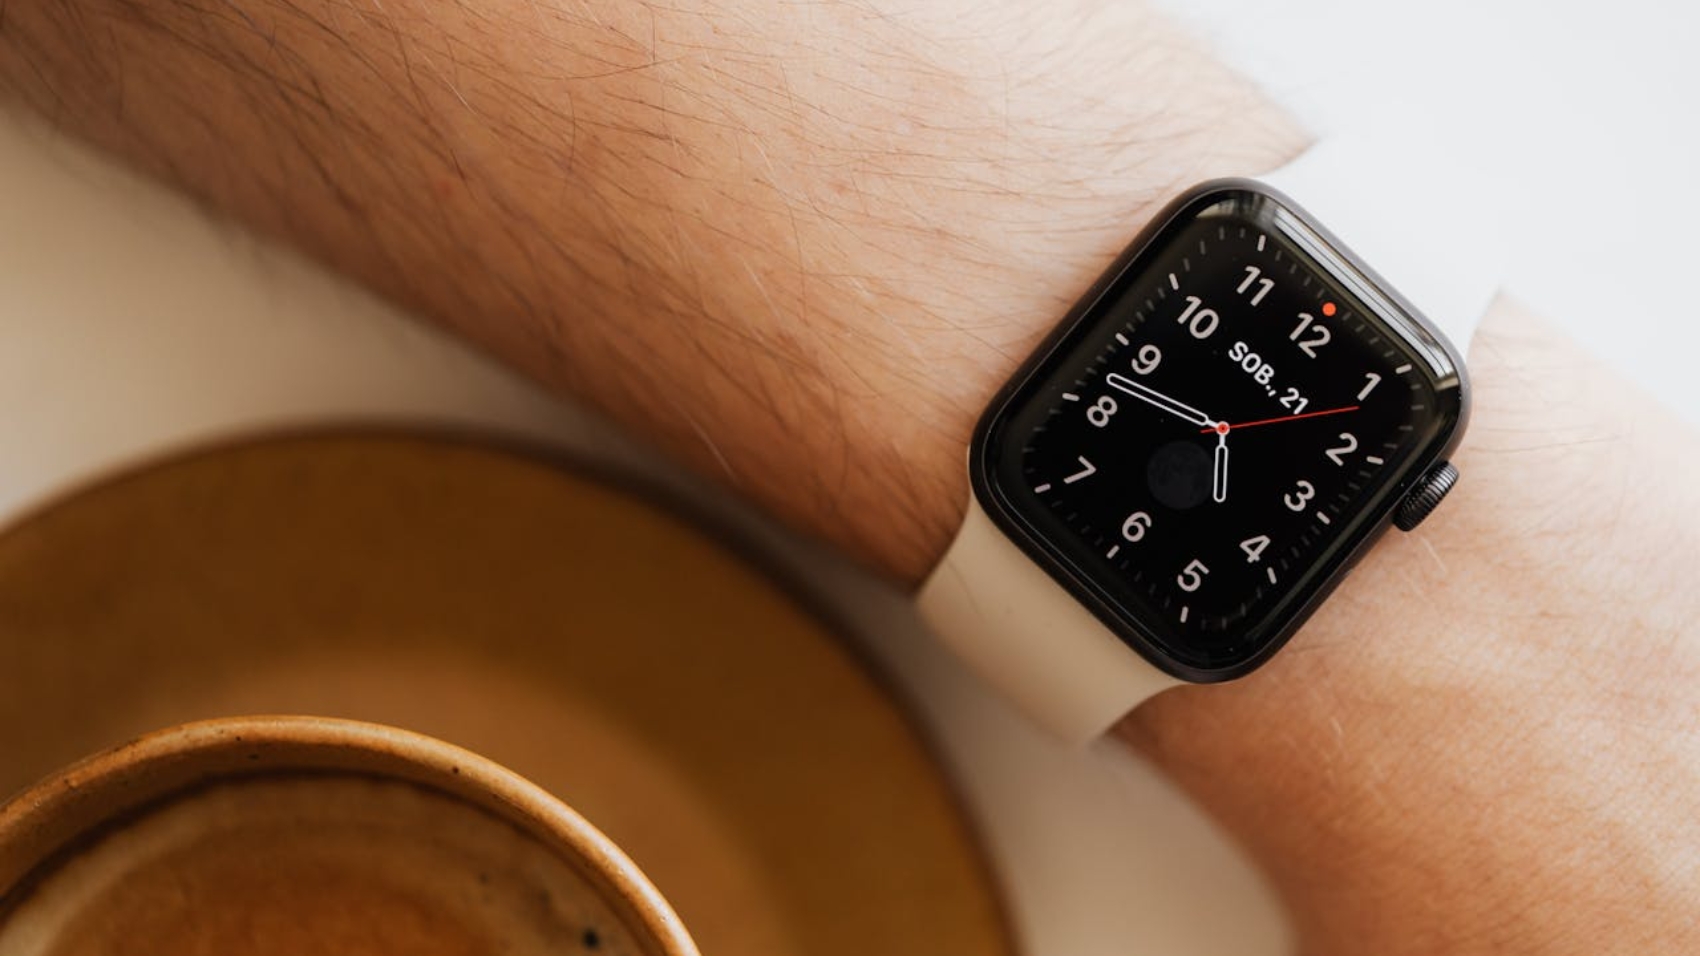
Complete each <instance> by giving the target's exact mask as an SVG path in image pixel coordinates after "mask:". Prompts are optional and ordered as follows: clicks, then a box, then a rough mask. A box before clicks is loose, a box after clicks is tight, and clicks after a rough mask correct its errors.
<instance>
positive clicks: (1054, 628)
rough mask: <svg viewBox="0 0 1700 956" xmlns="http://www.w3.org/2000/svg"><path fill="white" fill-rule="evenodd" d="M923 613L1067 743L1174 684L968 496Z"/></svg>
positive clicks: (924, 596) (924, 593)
mask: <svg viewBox="0 0 1700 956" xmlns="http://www.w3.org/2000/svg"><path fill="white" fill-rule="evenodd" d="M918 600H919V603H920V607H921V617H922V618H923V619H925V620H926V622H927V625H928V626H929V627H931V628H932V629H933V633H934V634H937V635H938V636H939V637H940V638H942V639H943V640H944V641H945V643H947V644H949V645H950V647H951V649H952V650H954V651H955V652H956V653H957V655H958V656H960V657H961V658H962V659H963V660H965V661H967V662H968V663H969V665H970V666H972V667H973V668H974V669H975V670H977V671H979V673H980V676H981V677H984V678H985V679H987V680H989V681H991V682H992V684H993V685H995V686H996V687H997V688H998V689H999V690H1001V691H1003V693H1004V694H1006V695H1008V696H1009V697H1012V698H1014V700H1015V703H1016V705H1017V706H1018V707H1020V708H1021V709H1022V711H1024V712H1025V713H1026V714H1027V715H1028V716H1029V717H1031V718H1033V719H1034V720H1035V721H1036V722H1038V723H1039V724H1040V725H1041V726H1043V727H1044V728H1045V729H1046V730H1048V731H1050V732H1051V733H1052V734H1055V735H1056V736H1058V737H1061V738H1062V739H1064V740H1067V741H1069V742H1070V743H1085V742H1086V741H1088V740H1091V739H1092V738H1093V737H1096V736H1098V735H1099V734H1101V733H1103V732H1104V731H1105V729H1107V728H1108V727H1109V726H1110V725H1111V724H1113V723H1115V722H1116V721H1117V720H1118V719H1119V718H1120V717H1121V716H1122V715H1123V714H1125V713H1127V712H1128V711H1129V710H1132V709H1133V706H1134V705H1135V704H1137V703H1139V702H1140V701H1142V700H1145V699H1146V698H1147V697H1150V696H1151V695H1153V694H1155V693H1157V692H1158V691H1160V690H1163V689H1164V688H1166V687H1171V686H1173V685H1175V684H1178V683H1180V681H1178V680H1176V679H1175V678H1173V677H1170V676H1169V675H1167V674H1165V673H1163V672H1162V671H1159V670H1158V669H1157V668H1155V667H1153V666H1151V664H1150V663H1148V662H1147V661H1146V660H1145V658H1143V657H1140V656H1139V654H1137V653H1136V652H1134V651H1133V650H1131V649H1130V648H1129V647H1128V646H1127V645H1126V644H1123V643H1122V642H1121V641H1120V640H1119V639H1118V638H1117V637H1116V636H1115V635H1114V634H1112V633H1110V630H1109V628H1107V627H1105V626H1104V625H1103V623H1102V622H1100V621H1099V620H1098V619H1097V618H1096V617H1094V616H1093V614H1092V612H1091V611H1088V610H1087V609H1086V606H1085V605H1083V604H1081V603H1080V602H1079V601H1077V600H1075V598H1074V595H1072V594H1070V593H1068V592H1067V591H1065V590H1063V587H1062V585H1060V584H1058V583H1057V582H1056V581H1054V580H1052V578H1051V576H1050V575H1049V574H1047V573H1045V570H1044V569H1043V568H1041V567H1039V565H1038V564H1036V563H1034V561H1033V559H1032V558H1030V557H1028V556H1027V555H1026V554H1025V553H1024V552H1023V551H1022V550H1021V549H1020V548H1019V547H1017V546H1016V544H1015V542H1013V541H1011V540H1009V538H1008V537H1007V536H1005V535H1004V533H1003V531H1002V530H1000V529H999V528H998V526H997V525H995V524H993V523H992V519H991V517H990V516H989V515H987V514H986V511H985V509H984V508H982V507H980V502H979V501H977V500H976V499H975V498H974V496H973V495H969V497H968V516H967V517H966V518H964V519H963V522H962V530H960V531H958V532H957V533H956V540H955V541H953V542H951V545H950V550H948V551H946V552H945V556H944V560H943V561H942V562H940V563H939V566H938V568H937V569H936V570H934V571H933V574H932V576H931V577H930V578H928V579H927V583H926V584H925V585H923V586H922V588H921V594H920V597H919V599H918Z"/></svg>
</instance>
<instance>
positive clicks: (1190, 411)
mask: <svg viewBox="0 0 1700 956" xmlns="http://www.w3.org/2000/svg"><path fill="white" fill-rule="evenodd" d="M1104 381H1105V382H1107V383H1108V384H1109V386H1110V387H1111V388H1113V389H1116V390H1118V391H1123V392H1126V393H1128V394H1129V395H1132V396H1133V397H1134V398H1137V399H1139V400H1140V401H1142V402H1147V403H1149V404H1152V405H1155V406H1157V407H1158V408H1160V409H1162V410H1163V411H1165V412H1168V413H1169V414H1171V415H1178V416H1180V417H1181V418H1184V419H1186V420H1187V421H1189V422H1192V423H1193V424H1194V425H1197V426H1199V427H1201V428H1215V427H1216V421H1215V419H1212V418H1211V417H1210V416H1209V415H1206V414H1204V413H1203V412H1201V411H1199V410H1198V409H1196V408H1193V407H1192V406H1191V405H1188V404H1186V403H1185V402H1179V401H1176V400H1175V399H1172V398H1170V397H1169V396H1167V395H1164V394H1163V393H1162V392H1159V391H1157V390H1156V389H1153V388H1147V387H1146V386H1144V385H1141V384H1139V383H1138V382H1136V381H1134V380H1133V379H1131V378H1128V377H1127V376H1125V375H1123V374H1121V373H1120V372H1111V373H1110V374H1109V375H1106V376H1105V377H1104Z"/></svg>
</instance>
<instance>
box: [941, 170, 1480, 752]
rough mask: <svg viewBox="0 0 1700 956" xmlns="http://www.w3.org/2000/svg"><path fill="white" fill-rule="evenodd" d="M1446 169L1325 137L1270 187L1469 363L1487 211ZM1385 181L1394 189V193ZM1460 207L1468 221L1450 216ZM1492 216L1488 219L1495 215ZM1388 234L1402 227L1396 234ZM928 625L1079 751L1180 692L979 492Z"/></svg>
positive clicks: (1271, 179)
mask: <svg viewBox="0 0 1700 956" xmlns="http://www.w3.org/2000/svg"><path fill="white" fill-rule="evenodd" d="M1450 168H1451V167H1450V165H1449V164H1447V163H1444V162H1430V161H1429V160H1428V159H1427V158H1426V157H1425V158H1419V157H1418V154H1417V153H1416V152H1414V151H1412V150H1396V151H1393V150H1388V149H1386V148H1383V147H1380V146H1373V145H1371V144H1369V143H1367V142H1366V141H1363V140H1359V139H1351V138H1341V139H1331V140H1326V141H1323V142H1321V143H1318V144H1317V145H1315V146H1313V147H1312V148H1311V149H1309V150H1307V151H1306V152H1305V153H1304V154H1303V155H1301V156H1299V157H1298V158H1297V159H1296V160H1294V161H1293V162H1292V163H1290V164H1289V165H1287V166H1285V167H1283V168H1281V169H1279V170H1277V171H1275V172H1274V173H1271V174H1269V175H1267V176H1261V177H1258V178H1259V179H1261V180H1262V181H1263V182H1265V183H1267V184H1269V185H1271V186H1274V187H1275V188H1276V189H1277V190H1279V191H1280V192H1282V193H1285V194H1286V195H1287V196H1288V197H1290V198H1291V199H1292V200H1293V201H1294V202H1297V203H1299V204H1300V205H1301V206H1303V207H1304V208H1305V209H1306V210H1308V211H1309V212H1311V213H1312V215H1313V216H1315V217H1316V218H1317V219H1319V220H1320V221H1321V222H1323V223H1324V224H1326V225H1327V227H1328V228H1329V230H1330V231H1332V232H1333V233H1334V234H1335V235H1336V236H1337V237H1338V238H1339V239H1340V241H1341V242H1342V243H1344V244H1345V245H1346V246H1347V247H1348V248H1350V249H1352V250H1353V251H1354V252H1356V253H1357V254H1358V256H1359V258H1360V259H1362V260H1364V261H1366V262H1369V263H1372V264H1373V265H1374V268H1375V269H1376V270H1377V271H1379V272H1380V273H1381V274H1382V277H1383V278H1385V279H1386V280H1387V283H1388V285H1390V286H1391V287H1393V288H1395V289H1397V290H1399V292H1400V293H1401V294H1403V295H1404V296H1405V298H1406V299H1408V300H1409V301H1410V302H1411V304H1412V305H1414V306H1416V307H1417V309H1418V311H1420V312H1422V313H1423V314H1424V315H1425V316H1426V317H1428V318H1429V320H1430V322H1431V323H1432V324H1434V325H1435V326H1436V327H1437V328H1439V329H1440V331H1441V332H1442V333H1444V334H1445V335H1446V337H1447V338H1448V339H1450V340H1451V341H1452V342H1453V343H1454V344H1456V345H1457V346H1458V349H1459V351H1460V352H1463V351H1464V350H1465V349H1467V348H1468V344H1469V341H1470V338H1471V336H1472V335H1473V334H1474V332H1475V327H1476V324H1477V323H1478V322H1479V321H1480V318H1481V315H1482V313H1483V312H1484V311H1486V309H1487V305H1488V303H1489V302H1490V301H1491V300H1492V298H1493V295H1494V291H1495V289H1496V288H1497V287H1498V280H1499V275H1500V260H1499V257H1498V255H1497V254H1496V245H1495V241H1494V238H1493V237H1494V236H1495V235H1496V234H1497V230H1496V228H1495V227H1494V226H1492V225H1491V224H1488V225H1484V217H1485V216H1486V210H1487V209H1489V208H1491V207H1490V206H1489V205H1488V204H1487V203H1486V202H1485V201H1481V200H1477V201H1474V202H1471V200H1469V199H1464V200H1462V202H1461V199H1460V195H1459V192H1458V190H1461V189H1467V188H1470V187H1469V183H1470V181H1469V180H1468V179H1467V178H1465V177H1462V176H1446V175H1442V174H1440V173H1438V172H1437V170H1444V169H1450ZM1389 184H1397V185H1396V187H1395V188H1391V189H1390V188H1389ZM1460 208H1463V209H1465V210H1467V211H1468V214H1467V215H1463V216H1459V215H1457V214H1456V213H1452V214H1451V215H1450V216H1449V214H1448V212H1447V211H1448V210H1458V209H1460ZM1487 218H1491V217H1487ZM1389 226H1391V227H1392V228H1388V227H1389ZM918 603H919V606H920V612H921V616H922V618H923V619H924V620H925V621H926V622H927V624H928V625H929V626H930V627H931V628H932V630H933V632H934V633H935V634H937V635H938V636H939V637H940V638H941V639H942V640H944V641H945V642H946V643H947V644H948V645H950V647H951V648H952V649H953V650H954V651H955V652H956V653H957V655H958V656H959V657H960V658H962V659H963V660H964V661H966V662H967V663H968V665H969V666H970V667H971V668H973V669H974V670H975V671H977V672H978V673H979V674H980V676H981V677H982V678H984V679H985V680H987V681H989V682H990V683H991V684H993V685H994V686H996V687H997V688H998V689H999V690H1001V691H1002V692H1003V693H1004V694H1005V695H1006V696H1008V697H1009V698H1010V699H1011V700H1013V701H1014V703H1015V704H1016V705H1017V706H1018V707H1019V708H1020V709H1021V710H1022V711H1024V712H1025V713H1026V714H1027V715H1028V716H1029V717H1031V718H1032V719H1033V720H1034V721H1035V722H1036V723H1038V724H1039V725H1040V726H1042V727H1044V728H1045V729H1046V730H1048V731H1050V732H1051V733H1052V734H1054V735H1056V736H1058V737H1060V738H1062V739H1063V740H1065V741H1067V742H1069V743H1072V744H1083V743H1085V742H1087V741H1089V740H1091V739H1092V738H1094V737H1097V736H1098V735H1099V734H1102V733H1103V732H1104V731H1105V730H1107V729H1108V728H1109V727H1110V726H1111V725H1112V724H1114V723H1115V722H1116V721H1117V720H1119V719H1121V717H1122V716H1123V715H1125V714H1126V713H1127V712H1128V711H1130V710H1132V709H1133V708H1134V707H1135V706H1137V705H1138V704H1140V703H1141V702H1143V701H1144V700H1146V699H1147V698H1149V697H1151V696H1153V695H1154V694H1156V693H1158V692H1159V691H1161V690H1164V689H1165V688H1168V687H1171V686H1173V685H1175V684H1178V683H1181V681H1180V680H1178V679H1177V678H1175V677H1171V676H1170V675H1168V674H1166V673H1164V672H1162V671H1160V670H1158V669H1157V667H1155V666H1154V665H1152V664H1151V663H1150V662H1148V661H1146V660H1145V658H1143V657H1141V656H1140V655H1139V653H1138V652H1136V651H1134V650H1133V649H1132V648H1129V647H1128V646H1127V645H1126V644H1124V643H1122V641H1121V640H1120V639H1119V638H1117V637H1116V636H1115V635H1114V634H1113V633H1111V631H1110V630H1109V628H1107V627H1106V626H1105V625H1104V624H1103V623H1102V622H1100V621H1099V620H1098V619H1097V617H1095V616H1094V615H1093V614H1092V612H1091V611H1089V610H1087V609H1086V607H1085V606H1083V605H1082V604H1081V603H1080V602H1079V601H1077V600H1075V598H1074V596H1073V595H1071V594H1069V593H1068V592H1067V591H1066V590H1064V589H1063V587H1062V586H1061V585H1059V584H1058V583H1057V582H1056V581H1055V580H1053V579H1052V578H1051V576H1050V575H1049V574H1048V573H1047V572H1046V571H1045V570H1044V569H1043V568H1041V567H1040V566H1039V565H1038V564H1036V563H1035V562H1034V561H1033V560H1032V559H1031V558H1029V557H1028V556H1027V555H1026V554H1025V553H1024V552H1023V551H1022V550H1021V549H1020V548H1019V547H1017V546H1016V545H1015V543H1014V542H1012V541H1010V540H1009V538H1008V537H1006V536H1005V535H1004V533H1003V532H1002V531H1001V530H999V529H998V527H997V526H996V525H995V524H993V523H992V519H991V518H990V517H989V516H988V515H987V514H986V512H985V510H984V509H983V508H982V507H981V506H980V502H979V501H978V500H976V499H975V498H974V496H973V495H972V494H970V495H969V501H968V513H967V516H966V517H965V518H964V519H963V523H962V528H961V530H960V531H958V532H957V535H956V539H955V540H954V541H953V542H952V543H951V545H950V548H949V550H947V551H946V552H945V556H944V559H943V560H942V561H941V562H940V563H939V565H938V567H937V568H936V569H934V571H933V573H932V575H931V576H930V577H929V578H928V579H927V581H926V583H925V584H924V585H922V587H921V592H920V595H919V597H918Z"/></svg>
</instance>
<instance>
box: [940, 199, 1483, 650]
mask: <svg viewBox="0 0 1700 956" xmlns="http://www.w3.org/2000/svg"><path fill="white" fill-rule="evenodd" d="M1366 273H1367V270H1364V269H1362V268H1361V267H1360V266H1358V265H1357V264H1356V263H1355V262H1354V261H1353V260H1352V259H1351V257H1350V254H1349V253H1346V252H1345V251H1343V250H1342V249H1340V248H1339V247H1338V246H1337V245H1336V244H1335V243H1333V242H1332V241H1331V240H1329V239H1328V238H1326V237H1325V236H1324V234H1322V233H1321V232H1320V231H1319V230H1318V229H1316V228H1315V227H1314V226H1313V225H1311V224H1310V223H1309V222H1308V221H1307V220H1306V219H1305V218H1304V217H1303V215H1302V213H1299V212H1298V211H1296V210H1295V209H1294V208H1293V207H1291V206H1290V205H1288V204H1286V203H1285V202H1284V201H1283V200H1280V199H1277V198H1275V197H1274V196H1273V195H1271V194H1270V193H1268V192H1267V191H1266V190H1265V189H1264V187H1261V186H1258V185H1257V184H1254V183H1248V182H1243V181H1231V182H1225V183H1219V184H1215V185H1208V184H1207V186H1205V187H1201V188H1200V190H1197V191H1195V192H1194V193H1193V194H1191V195H1190V196H1189V197H1185V198H1183V199H1182V200H1181V201H1180V202H1178V203H1177V204H1176V205H1175V206H1172V207H1171V208H1170V209H1169V210H1167V211H1166V212H1165V213H1164V214H1163V215H1162V216H1160V217H1159V218H1158V221H1157V224H1156V225H1154V226H1153V228H1152V230H1151V231H1150V232H1148V233H1147V235H1145V236H1143V237H1141V239H1140V240H1139V241H1138V242H1136V243H1135V245H1134V249H1133V251H1131V252H1130V253H1129V254H1128V255H1126V256H1124V257H1123V259H1122V261H1121V262H1119V263H1118V264H1117V266H1116V267H1115V268H1113V269H1112V270H1111V272H1110V273H1109V274H1108V275H1107V276H1106V278H1105V280H1103V281H1102V282H1101V283H1100V285H1099V287H1098V289H1097V290H1095V291H1094V293H1093V294H1092V295H1090V296H1088V298H1087V300H1086V301H1085V302H1083V304H1082V305H1081V306H1080V307H1078V308H1077V310H1076V312H1075V314H1074V315H1072V316H1071V317H1070V319H1069V320H1068V321H1067V322H1065V323H1064V325H1063V327H1062V329H1061V330H1059V332H1058V334H1057V335H1056V336H1054V337H1053V339H1052V341H1051V342H1050V343H1048V345H1047V346H1046V347H1045V348H1043V349H1041V350H1040V352H1039V353H1038V355H1037V356H1036V357H1035V358H1034V360H1033V361H1032V362H1030V363H1029V365H1028V367H1027V368H1026V369H1024V370H1023V372H1022V373H1021V374H1020V375H1018V376H1017V377H1016V378H1015V379H1014V380H1013V381H1012V382H1011V383H1010V385H1009V386H1007V387H1006V389H1005V391H1004V393H1003V394H1002V395H1001V396H1000V398H999V400H998V401H997V402H994V403H993V406H992V408H991V410H990V411H989V412H988V413H987V416H986V418H985V419H984V420H983V421H982V422H981V425H980V429H979V431H978V433H977V436H976V453H975V455H974V458H973V477H974V483H975V489H976V492H977V493H978V494H979V496H980V498H981V501H982V504H983V505H985V507H986V509H987V511H988V513H989V514H990V515H991V516H992V518H993V520H994V521H996V522H997V523H998V524H999V525H1000V526H1001V527H1003V529H1004V530H1005V532H1006V533H1008V534H1010V536H1011V537H1012V538H1013V539H1015V541H1016V542H1017V543H1018V544H1020V545H1021V546H1022V547H1023V549H1024V550H1026V551H1027V552H1028V553H1029V554H1030V555H1031V556H1032V557H1034V558H1035V559H1036V560H1038V561H1039V562H1040V563H1041V564H1043V565H1044V566H1045V567H1046V568H1047V569H1048V570H1049V571H1050V572H1051V573H1052V575H1053V576H1054V577H1056V578H1057V580H1058V581H1059V582H1060V583H1062V584H1063V585H1064V586H1065V587H1067V588H1068V589H1070V590H1071V591H1073V592H1074V594H1075V595H1076V596H1077V597H1079V598H1080V599H1081V600H1083V601H1084V602H1085V603H1086V604H1087V605H1088V606H1090V607H1092V608H1093V610H1094V611H1095V612H1096V613H1097V614H1098V616H1099V617H1100V618H1102V619H1103V620H1104V621H1105V622H1106V623H1107V624H1109V625H1110V626H1111V629H1112V630H1114V631H1115V632H1116V633H1117V634H1118V636H1120V637H1121V638H1122V639H1123V640H1124V641H1126V642H1127V643H1129V644H1130V645H1131V646H1133V647H1134V648H1135V649H1136V650H1138V651H1140V652H1141V653H1143V654H1144V655H1145V656H1146V657H1147V658H1149V659H1150V660H1152V661H1153V662H1154V663H1156V664H1157V665H1158V666H1159V667H1162V668H1163V669H1164V670H1167V671H1169V672H1170V673H1173V674H1176V675H1178V676H1181V677H1184V678H1187V679H1190V680H1196V681H1208V680H1222V679H1226V678H1230V677H1234V676H1238V675H1239V674H1242V673H1245V672H1246V671H1248V670H1250V669H1251V668H1253V667H1255V666H1256V665H1257V664H1258V663H1260V662H1261V661H1262V660H1263V659H1265V658H1266V657H1267V656H1268V655H1269V654H1270V653H1272V652H1273V651H1274V650H1275V649H1276V648H1277V647H1278V646H1279V645H1280V644H1281V642H1283V641H1284V640H1285V639H1286V637H1287V636H1288V634H1290V633H1291V632H1292V631H1293V630H1294V629H1295V628H1296V627H1297V626H1298V624H1299V623H1300V622H1301V621H1302V620H1303V618H1304V616H1305V615H1306V614H1308V612H1309V610H1310V608H1311V607H1312V606H1313V605H1314V604H1315V603H1316V601H1317V600H1318V599H1319V598H1320V597H1321V596H1322V595H1324V594H1325V593H1326V592H1327V590H1328V589H1329V587H1330V586H1331V585H1332V584H1333V582H1334V581H1335V580H1336V579H1337V578H1338V576H1339V575H1340V573H1342V572H1343V570H1344V569H1345V567H1346V566H1347V565H1348V564H1349V563H1350V561H1351V558H1352V557H1353V555H1354V554H1355V553H1356V552H1357V551H1358V550H1359V549H1360V548H1361V547H1362V546H1363V545H1365V544H1366V543H1367V541H1368V540H1369V539H1370V538H1371V537H1372V536H1373V535H1374V534H1376V533H1379V531H1381V530H1382V529H1383V527H1384V526H1385V524H1386V519H1387V517H1388V515H1389V513H1390V512H1391V510H1392V509H1393V508H1394V506H1396V505H1397V503H1398V501H1399V498H1400V497H1401V496H1402V494H1403V492H1405V491H1406V490H1408V489H1409V487H1410V486H1411V485H1412V484H1413V483H1414V482H1415V481H1416V480H1417V479H1418V478H1419V477H1420V476H1421V475H1422V473H1423V472H1424V471H1426V470H1427V469H1428V468H1429V467H1430V466H1431V465H1432V464H1434V463H1435V462H1436V461H1437V460H1438V458H1439V456H1440V455H1441V454H1443V453H1444V452H1445V451H1447V450H1448V449H1449V448H1450V446H1451V444H1452V443H1453V442H1454V441H1455V438H1456V434H1457V432H1458V431H1459V430H1460V425H1461V423H1462V419H1463V413H1464V395H1463V381H1462V375H1461V372H1460V366H1459V364H1458V363H1457V361H1456V360H1455V358H1454V357H1453V356H1452V355H1451V353H1450V352H1449V351H1448V350H1447V348H1446V347H1445V346H1444V345H1442V344H1440V342H1439V341H1438V340H1437V337H1435V336H1434V335H1433V333H1431V332H1429V331H1428V330H1427V329H1426V328H1424V327H1423V326H1422V324H1421V323H1420V322H1419V321H1417V320H1416V319H1414V318H1412V317H1411V313H1410V310H1409V309H1408V308H1407V307H1404V306H1403V305H1401V304H1400V303H1399V302H1397V301H1396V300H1395V299H1394V297H1392V296H1390V295H1389V294H1388V293H1387V292H1385V291H1384V290H1383V289H1382V287H1381V286H1380V283H1379V280H1376V279H1374V278H1373V277H1372V276H1371V275H1368V274H1366Z"/></svg>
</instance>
